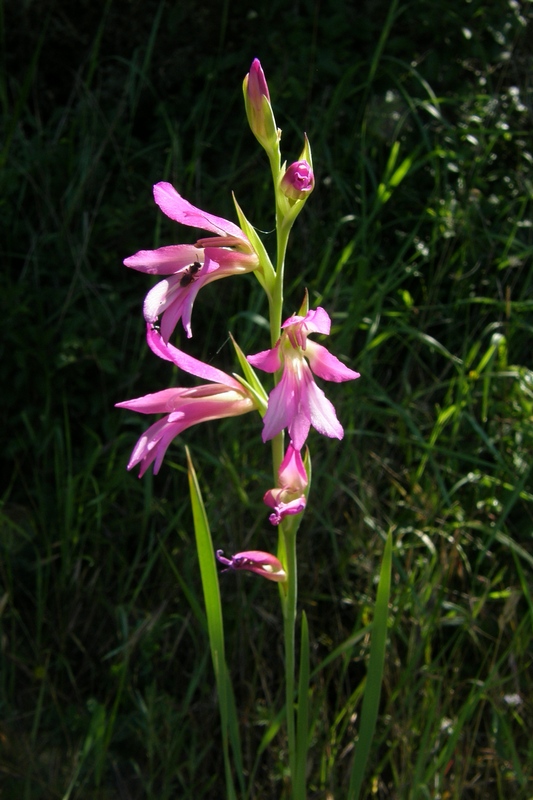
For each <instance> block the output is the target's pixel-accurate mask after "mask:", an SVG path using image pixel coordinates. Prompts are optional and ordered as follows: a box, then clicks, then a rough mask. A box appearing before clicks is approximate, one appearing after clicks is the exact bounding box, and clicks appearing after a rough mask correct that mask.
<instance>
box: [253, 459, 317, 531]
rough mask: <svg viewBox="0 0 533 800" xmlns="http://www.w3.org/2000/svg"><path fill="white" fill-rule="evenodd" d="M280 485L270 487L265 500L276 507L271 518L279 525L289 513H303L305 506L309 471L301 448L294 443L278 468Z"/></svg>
mask: <svg viewBox="0 0 533 800" xmlns="http://www.w3.org/2000/svg"><path fill="white" fill-rule="evenodd" d="M278 487H279V488H277V489H269V491H268V492H267V493H266V494H265V496H264V498H263V500H264V502H265V503H266V504H267V506H270V508H273V509H274V513H273V514H271V515H270V517H269V519H270V522H271V523H272V525H279V523H280V522H281V520H282V519H283V517H286V516H287V514H301V513H302V511H303V510H304V508H305V503H306V496H305V489H306V487H307V473H306V471H305V467H304V463H303V461H302V456H301V455H300V451H299V450H295V449H294V447H293V446H292V444H290V445H289V446H288V448H287V452H286V453H285V458H284V459H283V461H282V462H281V464H280V468H279V470H278Z"/></svg>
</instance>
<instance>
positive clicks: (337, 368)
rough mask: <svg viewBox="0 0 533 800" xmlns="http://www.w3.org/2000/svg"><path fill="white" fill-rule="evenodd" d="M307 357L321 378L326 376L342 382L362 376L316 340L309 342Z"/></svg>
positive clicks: (329, 379)
mask: <svg viewBox="0 0 533 800" xmlns="http://www.w3.org/2000/svg"><path fill="white" fill-rule="evenodd" d="M305 357H306V358H307V360H308V361H309V364H310V366H311V369H312V370H313V372H314V373H315V375H318V377H319V378H324V380H326V381H334V382H335V383H341V382H342V381H351V380H355V379H356V378H359V377H361V376H360V375H359V373H358V372H355V370H353V369H350V368H349V367H347V366H346V364H343V363H342V361H339V359H338V358H336V357H335V356H333V355H332V354H331V353H330V352H329V350H328V349H327V348H326V347H323V346H322V345H321V344H317V343H316V342H312V341H308V342H307V348H306V350H305Z"/></svg>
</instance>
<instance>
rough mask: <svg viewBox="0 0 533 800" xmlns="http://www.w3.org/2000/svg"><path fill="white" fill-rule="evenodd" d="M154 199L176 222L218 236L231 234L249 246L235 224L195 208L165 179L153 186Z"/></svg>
mask: <svg viewBox="0 0 533 800" xmlns="http://www.w3.org/2000/svg"><path fill="white" fill-rule="evenodd" d="M154 200H155V202H156V203H157V205H158V206H159V208H160V209H161V211H162V212H163V213H164V214H166V215H167V217H170V219H174V220H176V222H181V224H182V225H189V226H190V227H191V228H201V229H202V230H204V231H211V232H212V233H216V234H218V235H219V236H228V235H229V236H233V237H236V238H237V239H240V240H241V241H244V242H245V243H246V245H247V246H249V242H248V239H247V238H246V236H245V235H244V234H243V232H242V231H241V229H240V228H238V227H237V225H234V224H233V222H230V221H229V220H227V219H223V218H222V217H216V216H214V214H208V213H207V211H202V210H201V209H200V208H196V206H193V205H192V204H191V203H189V202H188V201H187V200H185V199H184V198H183V197H181V195H179V194H178V192H177V191H176V190H175V189H174V187H173V186H172V184H170V183H167V182H166V181H161V183H156V185H155V186H154Z"/></svg>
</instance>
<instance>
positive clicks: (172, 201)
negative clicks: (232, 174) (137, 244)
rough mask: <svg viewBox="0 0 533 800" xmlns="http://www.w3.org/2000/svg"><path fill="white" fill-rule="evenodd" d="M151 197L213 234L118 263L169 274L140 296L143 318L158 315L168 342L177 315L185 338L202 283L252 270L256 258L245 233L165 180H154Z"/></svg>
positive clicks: (184, 220)
mask: <svg viewBox="0 0 533 800" xmlns="http://www.w3.org/2000/svg"><path fill="white" fill-rule="evenodd" d="M154 199H155V202H156V203H157V205H158V206H159V208H160V209H161V211H163V213H164V214H166V215H167V217H170V219H174V220H176V221H177V222H181V223H182V225H189V226H190V227H192V228H203V229H204V230H207V231H212V232H213V233H215V234H217V235H216V236H213V237H207V238H205V239H198V241H197V242H196V244H194V245H193V244H177V245H169V246H167V247H159V248H158V249H157V250H139V252H138V253H135V255H133V256H130V257H129V258H126V259H125V260H124V264H125V265H126V266H127V267H131V268H132V269H136V270H139V271H140V272H147V273H149V274H151V275H169V276H170V277H169V278H166V279H165V280H163V281H160V282H159V283H157V284H156V285H155V286H154V288H153V289H151V290H150V291H149V292H148V294H147V295H146V298H145V301H144V317H145V319H146V321H147V322H152V323H153V322H156V320H157V318H158V317H159V316H160V315H161V314H162V315H163V316H162V319H161V334H162V336H163V339H165V341H168V339H169V338H170V336H171V335H172V332H173V331H174V328H175V327H176V325H177V323H178V322H179V320H180V319H181V320H182V323H183V327H184V328H185V331H186V333H187V336H188V337H189V338H190V337H191V336H192V330H191V313H192V307H193V303H194V300H195V298H196V295H197V294H198V292H199V291H200V289H201V288H202V286H206V285H207V284H208V283H212V282H213V281H216V280H219V279H220V278H226V277H227V276H228V275H240V274H242V273H245V272H250V271H252V270H254V269H257V267H258V266H259V258H258V257H257V254H256V253H255V251H254V249H253V247H252V245H251V244H250V241H249V239H248V238H247V236H246V235H245V234H244V233H243V232H242V231H241V229H240V228H238V227H237V225H234V224H233V222H229V221H228V220H226V219H222V218H221V217H215V216H214V215H213V214H208V213H207V212H206V211H202V210H201V209H199V208H196V207H195V206H193V205H191V203H189V202H187V200H184V199H183V197H181V196H180V195H179V194H178V192H177V191H176V190H175V189H174V187H173V186H172V185H171V184H170V183H165V182H162V183H156V185H155V186H154Z"/></svg>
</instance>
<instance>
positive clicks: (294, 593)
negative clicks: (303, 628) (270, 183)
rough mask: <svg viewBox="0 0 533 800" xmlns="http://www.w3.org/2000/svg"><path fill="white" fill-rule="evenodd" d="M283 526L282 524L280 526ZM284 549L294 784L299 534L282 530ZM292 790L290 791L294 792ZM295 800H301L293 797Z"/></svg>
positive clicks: (288, 706)
mask: <svg viewBox="0 0 533 800" xmlns="http://www.w3.org/2000/svg"><path fill="white" fill-rule="evenodd" d="M282 526H283V523H282V525H281V526H280V527H282ZM281 534H282V536H283V543H284V549H285V559H286V567H285V568H286V571H287V582H286V583H285V585H284V591H283V592H282V606H283V616H284V620H283V632H284V639H285V704H286V715H287V738H288V742H289V769H290V776H291V784H292V787H294V783H295V779H296V755H297V754H296V726H295V719H294V670H295V630H296V604H297V600H298V573H297V562H296V533H295V532H294V531H285V530H283V529H282V531H281ZM292 787H291V789H292ZM290 797H291V798H292V800H298V798H295V797H293V796H292V794H291V795H290Z"/></svg>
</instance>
